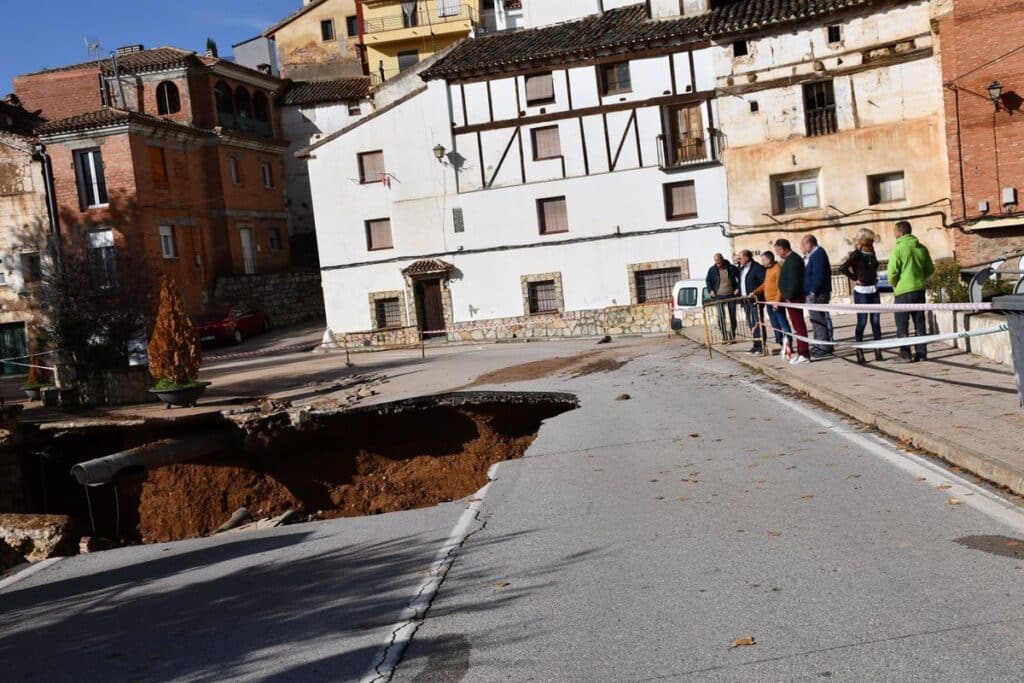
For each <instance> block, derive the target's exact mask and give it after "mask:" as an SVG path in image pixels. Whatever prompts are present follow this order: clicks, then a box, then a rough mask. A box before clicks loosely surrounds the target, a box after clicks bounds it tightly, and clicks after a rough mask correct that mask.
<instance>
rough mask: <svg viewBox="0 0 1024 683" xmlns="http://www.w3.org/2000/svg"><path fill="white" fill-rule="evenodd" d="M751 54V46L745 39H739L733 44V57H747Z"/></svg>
mask: <svg viewBox="0 0 1024 683" xmlns="http://www.w3.org/2000/svg"><path fill="white" fill-rule="evenodd" d="M749 54H750V47H749V46H748V45H747V41H745V40H737V41H736V42H735V43H733V44H732V56H733V57H746V56H747V55H749Z"/></svg>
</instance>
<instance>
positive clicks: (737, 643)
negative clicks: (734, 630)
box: [730, 636, 757, 650]
mask: <svg viewBox="0 0 1024 683" xmlns="http://www.w3.org/2000/svg"><path fill="white" fill-rule="evenodd" d="M751 645H757V641H756V640H754V636H744V637H742V638H737V639H736V640H734V641H732V648H730V649H733V650H734V649H736V648H738V647H749V646H751Z"/></svg>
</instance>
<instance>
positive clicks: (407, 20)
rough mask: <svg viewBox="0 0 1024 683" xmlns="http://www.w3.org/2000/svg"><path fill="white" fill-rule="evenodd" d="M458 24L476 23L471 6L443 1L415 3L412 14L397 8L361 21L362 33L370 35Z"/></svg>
mask: <svg viewBox="0 0 1024 683" xmlns="http://www.w3.org/2000/svg"><path fill="white" fill-rule="evenodd" d="M460 22H474V23H475V22H476V12H475V10H474V9H473V7H472V6H471V5H457V4H455V3H449V2H445V0H434V1H433V2H427V1H426V0H424V1H422V2H417V3H416V5H415V8H414V9H413V11H412V12H405V11H403V10H402V8H401V6H398V7H396V9H395V10H393V11H391V12H389V13H387V14H384V15H381V16H372V17H366V18H365V19H363V31H364V33H366V34H367V35H371V34H374V33H385V32H387V31H401V30H404V29H409V28H417V27H421V26H425V27H444V26H445V25H446V24H455V23H460ZM452 28H453V29H454V28H455V27H452Z"/></svg>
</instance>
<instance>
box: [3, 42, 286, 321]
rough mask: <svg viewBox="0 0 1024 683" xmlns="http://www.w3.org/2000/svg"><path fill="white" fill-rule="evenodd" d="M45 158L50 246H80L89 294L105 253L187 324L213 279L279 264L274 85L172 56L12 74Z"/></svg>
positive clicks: (282, 211) (168, 51)
mask: <svg viewBox="0 0 1024 683" xmlns="http://www.w3.org/2000/svg"><path fill="white" fill-rule="evenodd" d="M14 84H15V88H16V91H17V92H18V95H19V97H21V99H22V101H23V102H24V104H25V106H26V108H28V109H30V110H32V111H36V112H38V113H39V114H40V115H41V116H42V117H43V118H45V119H47V120H46V122H45V123H43V124H42V125H41V126H39V127H38V128H37V131H36V132H37V134H38V136H39V139H40V141H42V142H43V143H45V144H46V146H47V148H48V149H49V153H50V155H51V157H52V160H53V174H54V183H55V187H56V195H57V199H58V203H59V206H60V218H61V232H62V243H63V244H64V245H65V248H67V249H78V250H86V251H87V253H88V254H89V260H90V263H92V264H93V268H94V277H95V280H96V283H97V286H98V287H104V286H111V285H113V284H115V283H114V282H112V278H113V277H115V275H114V273H115V269H114V268H113V264H114V263H116V259H117V255H118V254H119V253H126V254H131V255H132V256H133V257H135V259H136V260H137V259H142V260H143V261H144V262H145V263H147V264H149V265H151V266H152V269H153V272H154V274H161V273H163V274H170V275H173V276H174V277H175V279H176V280H177V282H178V285H179V288H180V290H181V293H182V296H183V298H184V300H185V304H186V307H187V308H188V309H189V311H190V312H191V313H193V314H201V313H203V312H205V311H208V310H209V309H211V308H212V307H214V306H215V305H216V302H215V301H214V300H213V293H214V290H215V285H216V280H217V277H218V276H222V275H231V274H252V273H262V272H272V271H279V270H286V269H288V268H289V266H290V262H291V258H290V254H289V243H288V238H287V236H288V214H287V211H286V202H285V192H284V153H285V152H286V150H287V148H288V143H287V142H285V141H284V140H282V139H281V137H282V136H281V134H280V130H281V127H280V121H279V117H278V113H277V108H276V104H275V101H276V97H277V94H278V92H279V91H280V90H281V88H282V87H283V85H284V82H283V81H281V80H279V79H277V78H275V77H273V76H270V75H267V74H263V73H260V72H258V71H255V70H252V69H248V68H245V67H241V66H238V65H235V64H232V63H231V62H226V61H223V60H220V59H217V58H214V57H204V56H200V55H197V54H196V53H194V52H189V51H185V50H179V49H176V48H156V49H152V50H144V49H142V48H141V46H139V47H136V48H127V49H123V50H121V51H119V53H118V54H117V55H116V58H115V59H111V60H101V61H97V62H88V63H85V64H78V65H73V66H69V67H63V68H60V69H55V70H48V71H43V72H39V73H35V74H29V75H25V76H19V77H18V78H16V79H15V82H14Z"/></svg>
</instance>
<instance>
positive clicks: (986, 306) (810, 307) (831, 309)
mask: <svg viewBox="0 0 1024 683" xmlns="http://www.w3.org/2000/svg"><path fill="white" fill-rule="evenodd" d="M758 305H760V306H778V307H780V308H798V309H800V310H804V311H816V312H823V313H837V314H840V315H842V314H850V313H910V312H913V311H966V312H971V311H991V310H992V304H991V303H981V304H972V303H962V304H938V303H935V304H806V303H804V304H797V303H791V302H788V301H759V302H758Z"/></svg>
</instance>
